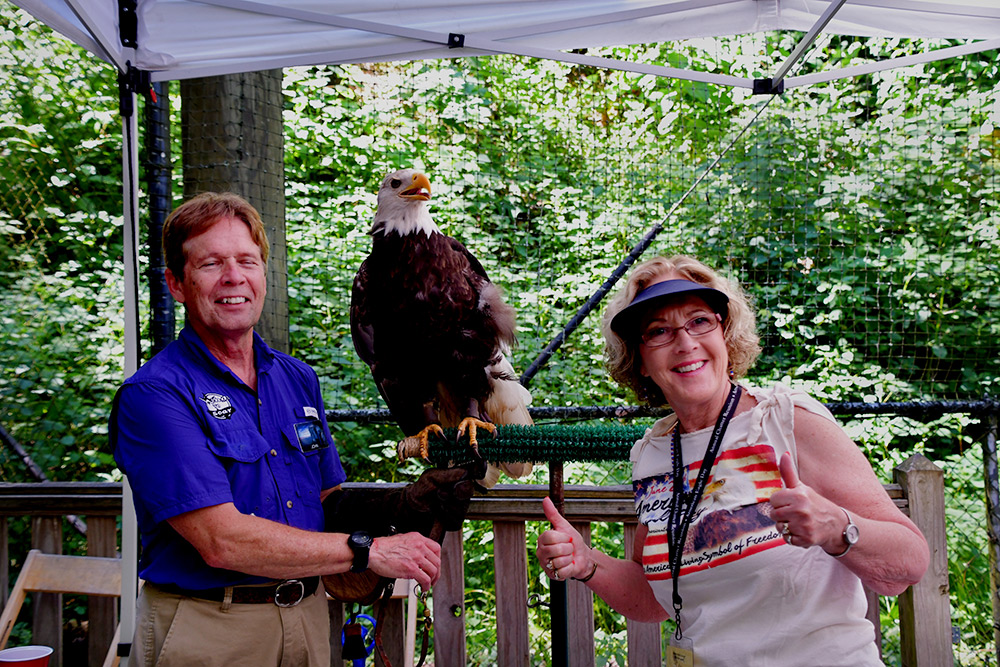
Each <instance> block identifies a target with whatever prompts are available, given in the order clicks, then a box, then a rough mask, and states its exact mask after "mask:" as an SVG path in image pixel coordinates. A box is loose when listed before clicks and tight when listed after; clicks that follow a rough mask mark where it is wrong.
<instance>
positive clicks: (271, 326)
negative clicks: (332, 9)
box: [181, 69, 289, 352]
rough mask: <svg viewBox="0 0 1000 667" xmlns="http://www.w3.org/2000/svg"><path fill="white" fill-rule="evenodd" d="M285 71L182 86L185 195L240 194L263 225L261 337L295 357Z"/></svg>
mask: <svg viewBox="0 0 1000 667" xmlns="http://www.w3.org/2000/svg"><path fill="white" fill-rule="evenodd" d="M282 105H283V98H282V94H281V70H280V69H276V70H268V71H265V72H250V73H246V74H228V75H224V76H213V77H205V78H201V79H191V80H188V81H182V82H181V152H182V154H183V158H182V159H183V170H184V197H185V199H188V198H190V197H192V196H194V195H196V194H198V193H200V192H206V191H217V192H235V193H237V194H239V195H241V196H242V197H244V198H245V199H246V200H247V201H249V202H250V203H251V204H252V205H253V206H254V208H256V209H257V210H258V211H259V212H260V215H261V218H262V219H263V220H264V227H265V229H266V230H267V237H268V240H270V242H271V257H270V259H269V261H268V267H267V299H266V300H265V301H264V312H263V314H262V315H261V319H260V322H259V323H258V325H257V328H256V329H257V333H259V334H260V335H261V337H263V338H264V340H265V341H267V344H268V345H270V346H271V347H273V348H275V349H277V350H281V351H282V352H288V348H289V346H288V280H287V277H288V272H287V253H286V246H285V166H284V134H283V125H282V117H281V113H282Z"/></svg>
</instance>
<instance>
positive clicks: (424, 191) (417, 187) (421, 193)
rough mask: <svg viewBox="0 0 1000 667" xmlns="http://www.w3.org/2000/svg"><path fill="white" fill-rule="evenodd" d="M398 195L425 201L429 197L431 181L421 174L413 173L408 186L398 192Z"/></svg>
mask: <svg viewBox="0 0 1000 667" xmlns="http://www.w3.org/2000/svg"><path fill="white" fill-rule="evenodd" d="M399 196H400V197H405V198H406V199H421V200H423V201H427V200H428V199H430V198H431V182H430V180H428V178H427V177H426V176H424V175H423V174H421V173H416V174H414V175H413V183H411V184H410V187H408V188H406V189H405V190H403V191H402V192H400V193H399Z"/></svg>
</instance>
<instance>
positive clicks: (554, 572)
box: [552, 567, 559, 581]
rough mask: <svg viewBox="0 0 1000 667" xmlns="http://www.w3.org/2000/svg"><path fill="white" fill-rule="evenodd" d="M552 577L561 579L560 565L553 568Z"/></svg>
mask: <svg viewBox="0 0 1000 667" xmlns="http://www.w3.org/2000/svg"><path fill="white" fill-rule="evenodd" d="M552 578H553V579H555V580H556V581H558V580H559V568H558V567H557V568H556V569H554V570H552Z"/></svg>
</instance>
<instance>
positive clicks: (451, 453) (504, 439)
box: [430, 424, 647, 466]
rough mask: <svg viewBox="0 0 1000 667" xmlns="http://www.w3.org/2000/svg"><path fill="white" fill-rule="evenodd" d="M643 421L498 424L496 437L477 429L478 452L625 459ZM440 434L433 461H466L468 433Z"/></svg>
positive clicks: (526, 457)
mask: <svg viewBox="0 0 1000 667" xmlns="http://www.w3.org/2000/svg"><path fill="white" fill-rule="evenodd" d="M646 428H647V426H643V425H627V426H623V425H603V424H601V425H582V424H571V425H555V424H553V425H545V426H521V425H509V426H498V427H497V432H496V437H494V436H491V435H490V434H489V433H488V432H486V431H482V430H480V431H479V432H478V433H477V440H478V441H479V453H480V455H481V456H482V457H483V458H484V459H486V460H487V461H561V462H567V461H578V462H584V461H590V462H596V461H626V460H628V453H629V450H631V449H632V445H634V444H635V441H636V440H638V439H639V438H641V437H642V436H643V434H644V433H645V432H646ZM444 438H445V440H442V439H440V438H432V439H431V441H430V458H431V462H432V463H434V464H435V465H438V466H441V465H447V464H449V463H457V464H461V463H467V462H469V461H471V459H472V456H471V455H472V450H471V449H470V448H469V444H468V437H463V438H462V439H461V441H458V440H457V438H458V429H454V428H451V429H445V431H444Z"/></svg>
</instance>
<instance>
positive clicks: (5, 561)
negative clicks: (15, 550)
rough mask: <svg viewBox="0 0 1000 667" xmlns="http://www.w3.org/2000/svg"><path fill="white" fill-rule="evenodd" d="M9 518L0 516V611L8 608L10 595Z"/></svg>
mask: <svg viewBox="0 0 1000 667" xmlns="http://www.w3.org/2000/svg"><path fill="white" fill-rule="evenodd" d="M8 530H9V527H8V525H7V517H6V516H0V609H2V608H4V607H6V606H7V596H8V595H9V594H10V536H9V535H8V534H7V531H8Z"/></svg>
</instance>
